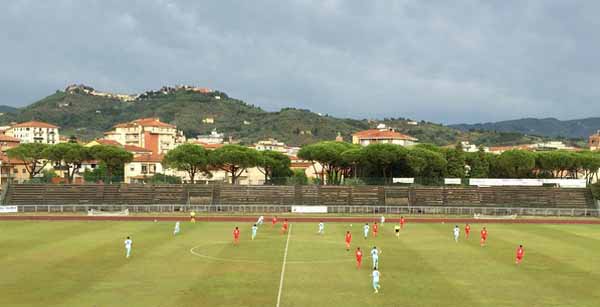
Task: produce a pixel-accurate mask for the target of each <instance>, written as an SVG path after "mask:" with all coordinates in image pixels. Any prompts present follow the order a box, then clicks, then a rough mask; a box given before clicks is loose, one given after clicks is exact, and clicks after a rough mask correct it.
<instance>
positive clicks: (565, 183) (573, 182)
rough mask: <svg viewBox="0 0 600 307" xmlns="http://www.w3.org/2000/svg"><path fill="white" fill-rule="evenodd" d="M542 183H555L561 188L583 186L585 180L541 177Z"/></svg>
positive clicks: (585, 184)
mask: <svg viewBox="0 0 600 307" xmlns="http://www.w3.org/2000/svg"><path fill="white" fill-rule="evenodd" d="M542 181H543V182H544V183H547V184H548V183H552V184H556V185H558V186H559V187H561V188H585V187H586V186H587V182H586V180H585V179H542Z"/></svg>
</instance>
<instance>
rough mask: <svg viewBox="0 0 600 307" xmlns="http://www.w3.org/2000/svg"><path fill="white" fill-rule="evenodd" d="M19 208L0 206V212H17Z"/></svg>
mask: <svg viewBox="0 0 600 307" xmlns="http://www.w3.org/2000/svg"><path fill="white" fill-rule="evenodd" d="M17 212H19V208H18V207H17V206H0V213H17Z"/></svg>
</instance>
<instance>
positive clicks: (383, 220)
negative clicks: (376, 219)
mask: <svg viewBox="0 0 600 307" xmlns="http://www.w3.org/2000/svg"><path fill="white" fill-rule="evenodd" d="M383 223H385V216H383V215H382V216H381V221H380V223H379V224H380V225H381V226H383Z"/></svg>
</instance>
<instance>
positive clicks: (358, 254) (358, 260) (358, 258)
mask: <svg viewBox="0 0 600 307" xmlns="http://www.w3.org/2000/svg"><path fill="white" fill-rule="evenodd" d="M362 255H363V254H362V251H361V250H360V247H357V248H356V268H357V269H360V265H361V264H362Z"/></svg>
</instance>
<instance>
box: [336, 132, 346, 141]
mask: <svg viewBox="0 0 600 307" xmlns="http://www.w3.org/2000/svg"><path fill="white" fill-rule="evenodd" d="M335 141H336V142H343V141H344V137H343V136H342V134H341V133H339V132H338V133H337V136H336V137H335Z"/></svg>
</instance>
